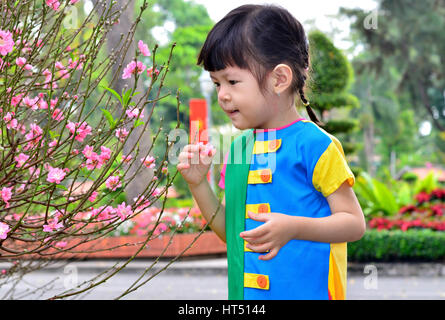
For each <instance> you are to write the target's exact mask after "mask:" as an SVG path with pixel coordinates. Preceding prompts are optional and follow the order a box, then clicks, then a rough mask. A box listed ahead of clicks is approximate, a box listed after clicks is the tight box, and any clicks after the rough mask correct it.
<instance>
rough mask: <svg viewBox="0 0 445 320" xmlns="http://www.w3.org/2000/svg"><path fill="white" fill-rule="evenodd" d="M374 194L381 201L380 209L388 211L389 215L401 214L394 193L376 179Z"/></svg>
mask: <svg viewBox="0 0 445 320" xmlns="http://www.w3.org/2000/svg"><path fill="white" fill-rule="evenodd" d="M373 182H374V187H375V189H374V193H375V195H376V197H377V199H378V201H379V205H380V207H381V208H382V209H383V210H385V211H386V213H387V214H388V215H395V214H396V213H397V212H399V206H398V205H397V201H396V198H395V197H394V195H393V194H392V192H391V191H390V190H389V189H388V187H387V186H385V185H384V184H383V183H381V182H380V181H378V180H375V179H374V181H373Z"/></svg>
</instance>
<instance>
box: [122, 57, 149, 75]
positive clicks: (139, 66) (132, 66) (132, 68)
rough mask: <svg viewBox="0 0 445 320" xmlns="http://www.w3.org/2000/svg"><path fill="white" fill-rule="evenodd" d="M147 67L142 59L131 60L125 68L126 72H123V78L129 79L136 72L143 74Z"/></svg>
mask: <svg viewBox="0 0 445 320" xmlns="http://www.w3.org/2000/svg"><path fill="white" fill-rule="evenodd" d="M146 68H147V67H146V66H145V65H144V64H143V63H142V62H140V61H137V62H136V61H131V62H130V63H129V64H127V67H126V68H125V69H124V73H123V74H122V79H128V78H131V75H132V74H135V73H136V72H137V73H138V74H141V73H142V72H144V70H145V69H146Z"/></svg>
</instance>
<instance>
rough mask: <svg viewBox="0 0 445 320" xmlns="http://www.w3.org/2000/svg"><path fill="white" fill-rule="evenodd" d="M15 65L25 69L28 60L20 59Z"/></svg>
mask: <svg viewBox="0 0 445 320" xmlns="http://www.w3.org/2000/svg"><path fill="white" fill-rule="evenodd" d="M15 63H16V65H18V66H19V67H23V66H24V65H25V64H26V58H23V57H18V58H17V59H15Z"/></svg>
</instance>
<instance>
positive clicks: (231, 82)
mask: <svg viewBox="0 0 445 320" xmlns="http://www.w3.org/2000/svg"><path fill="white" fill-rule="evenodd" d="M229 83H230V84H231V85H232V86H233V85H235V84H237V83H238V81H236V80H229Z"/></svg>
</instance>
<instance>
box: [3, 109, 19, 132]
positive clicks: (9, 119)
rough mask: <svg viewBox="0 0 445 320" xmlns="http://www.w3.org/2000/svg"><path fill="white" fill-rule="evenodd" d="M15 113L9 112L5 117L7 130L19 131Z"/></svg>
mask: <svg viewBox="0 0 445 320" xmlns="http://www.w3.org/2000/svg"><path fill="white" fill-rule="evenodd" d="M14 116H15V113H14V112H13V111H11V112H8V113H7V114H6V115H5V116H4V117H3V120H4V121H5V123H6V128H8V129H17V124H18V122H17V119H14Z"/></svg>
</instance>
